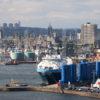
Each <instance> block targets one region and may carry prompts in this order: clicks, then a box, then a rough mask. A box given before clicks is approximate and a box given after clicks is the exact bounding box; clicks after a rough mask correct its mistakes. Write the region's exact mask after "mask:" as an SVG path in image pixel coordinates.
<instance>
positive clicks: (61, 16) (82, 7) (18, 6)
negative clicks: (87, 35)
mask: <svg viewBox="0 0 100 100" xmlns="http://www.w3.org/2000/svg"><path fill="white" fill-rule="evenodd" d="M99 6H100V1H98V0H0V8H1V9H0V19H1V20H0V25H1V24H2V23H5V22H6V23H16V22H18V21H21V23H22V26H29V27H48V25H49V24H51V25H52V26H53V27H54V28H80V26H81V24H83V23H86V22H91V23H93V24H98V27H100V24H99V22H100V18H99V17H100V11H99V8H100V7H99Z"/></svg>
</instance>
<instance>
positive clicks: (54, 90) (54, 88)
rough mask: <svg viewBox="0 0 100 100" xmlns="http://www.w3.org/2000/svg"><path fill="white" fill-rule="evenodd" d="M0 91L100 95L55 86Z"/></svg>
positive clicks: (5, 87)
mask: <svg viewBox="0 0 100 100" xmlns="http://www.w3.org/2000/svg"><path fill="white" fill-rule="evenodd" d="M0 91H33V92H49V93H64V94H73V95H80V96H86V97H94V98H100V93H94V92H84V91H76V90H66V89H64V90H63V91H62V90H61V89H60V88H59V87H58V86H57V85H49V86H18V87H17V86H16V87H15V86H14V87H7V86H0Z"/></svg>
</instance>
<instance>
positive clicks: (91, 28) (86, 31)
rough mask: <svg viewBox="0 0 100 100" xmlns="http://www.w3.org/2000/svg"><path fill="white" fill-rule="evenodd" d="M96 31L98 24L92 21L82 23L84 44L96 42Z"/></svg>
mask: <svg viewBox="0 0 100 100" xmlns="http://www.w3.org/2000/svg"><path fill="white" fill-rule="evenodd" d="M96 32H97V25H96V24H91V23H86V24H82V26H81V35H82V37H81V40H82V44H83V45H85V44H88V45H91V44H94V42H95V35H96Z"/></svg>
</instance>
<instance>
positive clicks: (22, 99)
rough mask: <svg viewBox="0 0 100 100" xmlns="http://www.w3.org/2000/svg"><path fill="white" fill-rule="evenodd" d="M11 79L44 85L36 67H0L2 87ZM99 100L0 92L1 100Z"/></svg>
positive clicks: (70, 96) (27, 65)
mask: <svg viewBox="0 0 100 100" xmlns="http://www.w3.org/2000/svg"><path fill="white" fill-rule="evenodd" d="M11 79H14V80H18V81H19V82H21V83H25V84H31V85H39V84H40V83H42V80H41V79H40V77H39V75H38V74H37V73H36V65H32V64H20V65H6V66H5V65H0V85H4V84H6V83H9V81H10V80H11ZM51 99H52V100H98V99H95V98H90V97H80V96H78V95H67V94H54V93H43V92H42V93H41V92H0V100H51Z"/></svg>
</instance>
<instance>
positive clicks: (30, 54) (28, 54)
mask: <svg viewBox="0 0 100 100" xmlns="http://www.w3.org/2000/svg"><path fill="white" fill-rule="evenodd" d="M24 58H25V60H26V61H27V60H28V61H34V60H35V53H33V52H31V51H26V52H24Z"/></svg>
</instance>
